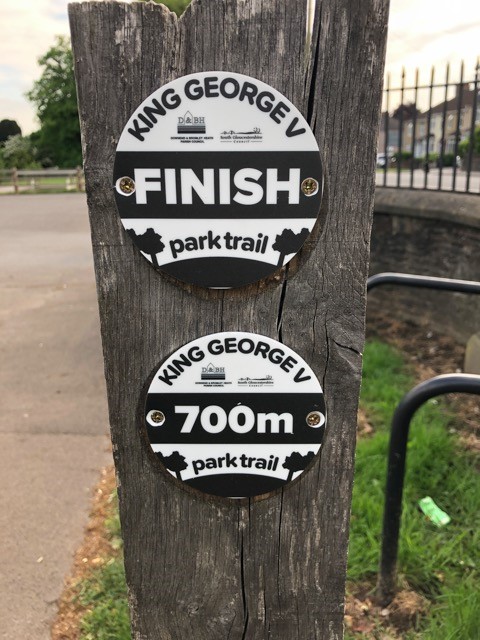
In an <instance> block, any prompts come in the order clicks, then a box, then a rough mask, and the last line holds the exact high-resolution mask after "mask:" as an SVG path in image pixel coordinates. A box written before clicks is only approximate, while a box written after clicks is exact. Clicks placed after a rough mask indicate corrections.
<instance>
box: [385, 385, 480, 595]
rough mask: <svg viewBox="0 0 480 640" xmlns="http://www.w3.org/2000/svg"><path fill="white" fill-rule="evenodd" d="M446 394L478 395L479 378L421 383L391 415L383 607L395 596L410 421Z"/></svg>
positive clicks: (386, 491) (479, 393)
mask: <svg viewBox="0 0 480 640" xmlns="http://www.w3.org/2000/svg"><path fill="white" fill-rule="evenodd" d="M445 393H471V394H476V395H480V375H473V374H466V373H452V374H447V375H441V376H436V377H434V378H431V379H430V380H427V381H425V382H421V383H420V384H418V385H417V386H416V387H414V388H413V389H411V390H410V391H409V392H408V393H407V394H406V395H405V396H404V397H403V398H402V400H401V401H400V403H399V404H398V406H397V408H396V409H395V413H394V414H393V419H392V428H391V435H390V445H389V453H388V468H387V486H386V490H385V510H384V514H383V530H382V551H381V559H380V571H379V575H378V582H377V595H378V597H379V600H380V602H381V604H382V605H386V604H388V603H389V602H391V600H392V599H393V596H394V593H395V582H396V572H397V556H398V537H399V531H400V521H401V515H402V495H403V485H404V478H405V463H406V455H407V441H408V434H409V431H410V422H411V420H412V418H413V416H414V414H415V412H416V411H417V409H418V408H419V407H421V406H422V405H423V404H424V403H425V402H426V401H427V400H429V399H430V398H434V397H436V396H440V395H443V394H445Z"/></svg>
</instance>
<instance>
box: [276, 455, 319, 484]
mask: <svg viewBox="0 0 480 640" xmlns="http://www.w3.org/2000/svg"><path fill="white" fill-rule="evenodd" d="M314 457H315V454H314V453H313V451H309V452H308V453H307V454H306V455H304V456H302V454H301V453H298V452H297V451H294V452H293V453H292V454H291V455H289V456H287V457H286V458H285V462H284V463H283V464H282V467H283V468H284V469H288V472H289V473H288V478H287V482H290V480H291V479H292V478H293V474H294V473H295V471H303V470H304V469H305V468H306V467H307V465H308V464H309V462H310V461H311V460H313V458H314Z"/></svg>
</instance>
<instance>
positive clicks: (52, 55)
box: [27, 36, 82, 167]
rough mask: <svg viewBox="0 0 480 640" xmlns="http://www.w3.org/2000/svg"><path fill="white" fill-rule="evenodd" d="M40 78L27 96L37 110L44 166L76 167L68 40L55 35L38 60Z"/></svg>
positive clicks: (74, 100)
mask: <svg viewBox="0 0 480 640" xmlns="http://www.w3.org/2000/svg"><path fill="white" fill-rule="evenodd" d="M38 62H39V64H40V66H41V67H42V69H43V70H42V75H41V77H40V79H39V80H37V81H36V82H35V83H34V85H33V88H32V90H31V91H29V92H28V93H27V97H28V99H29V100H31V101H32V102H33V103H34V104H35V106H36V109H37V117H38V119H39V121H40V125H41V127H40V130H39V131H38V132H37V134H36V137H35V143H36V145H37V147H38V152H39V156H40V158H41V159H42V164H44V165H47V166H48V165H56V166H59V167H76V166H78V165H80V164H81V163H82V153H81V145H80V125H79V121H78V109H77V93H76V89H75V78H74V74H73V55H72V50H71V48H70V43H69V40H68V39H67V38H65V37H61V36H57V38H56V41H55V44H54V45H53V47H51V48H50V49H49V50H48V51H47V52H46V53H45V55H43V56H42V57H41V58H40V59H39V61H38Z"/></svg>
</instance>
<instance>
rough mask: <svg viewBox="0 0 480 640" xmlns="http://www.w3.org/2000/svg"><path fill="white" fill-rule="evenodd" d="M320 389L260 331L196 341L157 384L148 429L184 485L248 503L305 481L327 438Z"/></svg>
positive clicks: (166, 365) (299, 362) (164, 367)
mask: <svg viewBox="0 0 480 640" xmlns="http://www.w3.org/2000/svg"><path fill="white" fill-rule="evenodd" d="M325 416H326V412H325V403H324V398H323V393H322V389H321V386H320V383H319V381H318V379H317V377H316V376H315V374H314V373H313V371H312V369H311V368H310V367H309V366H308V364H307V363H306V362H305V361H304V360H303V359H302V358H301V357H300V356H299V355H298V354H296V353H295V352H294V351H292V350H291V349H289V348H288V347H286V346H285V345H283V344H281V343H280V342H277V341H276V340H272V339H271V338H267V337H266V336H261V335H258V334H254V333H243V332H224V333H216V334H212V335H209V336H204V337H202V338H198V339H197V340H194V341H193V342H190V343H188V344H186V345H184V346H183V347H181V348H180V349H178V350H177V351H176V352H175V353H174V354H173V355H172V356H170V357H169V358H168V359H167V360H165V362H163V363H162V364H161V365H160V367H159V368H158V370H157V371H156V373H155V375H154V377H153V380H152V382H151V384H150V387H149V389H148V394H147V401H146V405H145V428H146V433H147V437H148V441H149V443H150V446H151V448H152V451H153V452H154V453H155V454H156V456H157V458H158V459H159V460H160V462H161V463H162V464H163V466H164V467H165V468H166V469H167V470H168V471H169V472H170V473H171V474H172V475H173V476H175V477H176V478H177V479H178V480H181V481H182V482H184V483H186V484H187V485H189V486H190V487H193V488H195V489H197V490H199V491H203V492H204V493H208V494H213V495H217V496H223V497H229V498H245V497H252V496H257V495H262V494H266V493H269V492H271V491H274V490H276V489H278V488H280V487H282V486H284V485H286V484H287V483H289V482H291V481H292V480H294V479H295V478H297V477H298V476H299V475H301V473H302V472H303V471H304V470H305V468H306V467H307V466H309V465H310V463H311V462H312V461H313V459H314V457H315V455H316V454H317V453H318V451H319V449H320V445H321V442H322V438H323V433H324V430H325V419H326V418H325Z"/></svg>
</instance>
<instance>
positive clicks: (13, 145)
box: [2, 135, 39, 169]
mask: <svg viewBox="0 0 480 640" xmlns="http://www.w3.org/2000/svg"><path fill="white" fill-rule="evenodd" d="M36 155H37V150H36V149H35V147H34V146H33V144H32V141H31V139H30V138H29V137H28V136H27V137H23V136H21V135H16V136H11V137H10V138H8V140H6V141H5V143H4V145H3V149H2V158H3V162H4V164H5V166H6V167H7V168H9V169H13V167H15V168H17V169H34V168H35V167H38V166H39V164H38V162H37V161H36Z"/></svg>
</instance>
